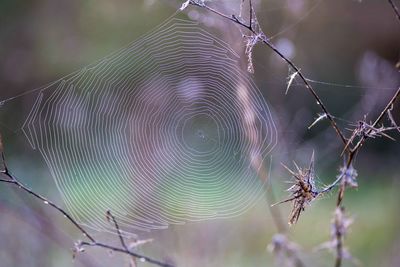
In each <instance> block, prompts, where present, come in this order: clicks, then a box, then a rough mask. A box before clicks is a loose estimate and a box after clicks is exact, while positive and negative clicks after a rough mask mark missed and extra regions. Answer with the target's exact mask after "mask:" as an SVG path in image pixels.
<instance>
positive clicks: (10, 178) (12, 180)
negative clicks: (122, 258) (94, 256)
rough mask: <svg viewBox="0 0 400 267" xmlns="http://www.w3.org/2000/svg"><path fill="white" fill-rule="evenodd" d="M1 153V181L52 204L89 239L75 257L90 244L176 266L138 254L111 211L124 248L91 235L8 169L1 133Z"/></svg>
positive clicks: (162, 265) (165, 266)
mask: <svg viewBox="0 0 400 267" xmlns="http://www.w3.org/2000/svg"><path fill="white" fill-rule="evenodd" d="M0 153H1V162H0V166H2V170H1V171H0V174H1V176H2V177H5V178H0V182H2V183H8V184H12V185H15V186H17V187H18V188H19V189H21V190H22V191H25V192H26V193H28V194H29V195H32V196H33V197H35V198H37V199H39V200H41V201H43V203H45V204H47V205H49V206H51V207H52V208H54V209H55V210H57V211H58V212H59V213H61V214H62V215H63V216H64V217H65V218H66V219H67V220H68V221H69V222H71V223H72V224H73V225H74V226H75V227H76V228H77V229H78V230H79V231H80V232H81V233H82V234H83V236H84V237H86V238H87V239H88V240H89V241H79V242H77V243H76V244H75V248H74V255H73V257H75V255H76V253H78V252H83V251H84V248H83V247H84V246H90V247H101V248H105V249H109V250H112V251H115V252H119V253H123V254H126V255H129V256H132V257H134V258H138V259H139V260H140V261H142V262H148V263H151V264H154V265H158V266H160V267H174V266H173V265H171V264H168V263H164V262H161V261H158V260H155V259H153V258H150V257H147V256H144V255H141V254H138V253H136V252H133V251H131V250H130V249H129V248H128V247H127V246H126V243H125V241H124V238H123V236H122V234H121V231H120V228H119V226H118V223H117V221H116V219H115V217H114V216H113V215H112V214H111V212H110V211H107V216H108V217H109V218H111V219H112V221H113V223H114V226H115V228H116V231H117V234H118V237H119V239H120V242H121V245H122V248H120V247H115V246H112V245H108V244H105V243H102V242H99V241H97V240H96V239H95V238H94V237H93V236H92V235H90V234H89V233H88V232H87V231H86V230H85V229H83V228H82V226H80V225H79V224H78V222H76V221H75V220H74V219H73V218H72V216H71V215H69V214H68V213H67V212H66V211H65V210H63V209H62V208H61V207H60V206H58V205H57V204H55V203H54V202H52V201H50V200H49V199H47V198H46V197H44V196H42V195H40V194H38V193H36V192H35V191H33V190H32V189H30V188H29V187H27V186H25V185H24V184H23V183H21V182H20V181H19V179H18V178H17V177H16V176H14V175H13V174H12V173H11V172H10V170H9V169H8V166H7V162H6V160H5V155H4V151H3V144H2V138H1V135H0Z"/></svg>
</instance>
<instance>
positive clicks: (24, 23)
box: [0, 0, 400, 267]
mask: <svg viewBox="0 0 400 267" xmlns="http://www.w3.org/2000/svg"><path fill="white" fill-rule="evenodd" d="M239 2H240V1H233V0H226V1H210V4H212V5H214V6H215V8H218V9H219V10H222V11H224V12H226V13H228V14H230V13H235V12H238V7H239ZM254 3H255V7H256V12H257V15H258V18H259V22H260V25H261V26H262V28H263V29H264V32H265V33H266V34H267V35H268V36H270V37H271V40H272V42H273V43H274V44H276V45H277V47H278V48H279V49H281V50H282V51H283V52H284V53H285V55H286V56H288V57H289V58H291V59H292V60H293V61H294V62H295V63H296V64H297V65H298V66H299V67H300V68H301V70H302V71H303V73H304V74H305V75H306V76H307V77H308V78H309V79H310V80H311V82H312V85H313V86H314V87H315V89H316V90H317V92H318V93H319V94H320V95H321V97H322V98H323V99H324V101H325V102H326V104H327V106H328V108H329V109H330V110H331V112H332V113H333V114H334V115H335V116H337V117H338V118H341V119H343V120H340V122H341V126H343V127H344V128H346V127H347V128H349V127H351V125H349V123H351V122H356V121H357V120H359V119H362V118H363V116H364V115H367V118H370V119H371V120H372V119H373V118H374V116H376V115H377V114H378V113H379V111H380V110H381V109H382V108H383V106H384V105H385V102H387V101H388V99H389V98H390V97H391V95H392V94H393V93H394V91H395V90H396V88H397V87H398V86H399V84H400V75H399V72H398V70H397V69H396V68H395V65H396V63H397V62H398V61H399V58H400V25H399V22H398V21H396V18H395V15H394V12H393V10H392V9H391V8H390V6H389V4H388V3H386V1H378V0H371V1H353V0H340V1H322V0H317V1H311V0H310V1H308V0H287V1H281V0H266V1H254ZM180 4H181V3H179V2H173V1H161V0H159V1H158V0H147V1H133V0H115V1H107V0H97V1H92V0H82V1H77V0H68V1H50V0H48V1H30V2H26V1H21V0H15V1H9V0H2V1H1V2H0V21H1V27H0V101H1V100H4V99H9V98H12V97H14V96H17V95H19V94H21V93H24V92H27V91H29V90H32V89H35V88H39V87H41V86H43V85H45V84H48V83H49V82H51V81H54V80H56V79H58V78H60V77H62V76H65V75H66V74H68V73H71V72H73V71H75V70H77V69H80V68H82V67H83V66H86V65H88V64H90V63H91V62H94V61H96V60H98V59H100V58H102V57H104V56H105V55H108V54H109V53H111V52H113V51H115V50H117V49H119V48H120V47H123V46H125V45H126V44H128V43H130V42H131V41H133V40H135V39H137V38H138V37H140V36H141V35H142V34H144V33H146V32H148V31H149V30H151V29H152V28H154V27H155V26H157V25H158V24H160V23H162V22H163V21H164V20H165V19H166V18H168V17H169V16H171V15H172V14H173V13H174V12H175V11H176V10H177V8H178V7H179V6H180ZM397 4H399V3H398V1H397ZM178 16H180V17H183V18H189V19H196V20H199V21H200V22H201V25H202V26H203V27H204V28H205V29H207V30H208V31H209V32H212V33H214V34H216V35H218V36H219V37H220V38H222V39H224V40H226V41H227V42H228V43H229V44H231V45H232V47H233V48H234V49H236V50H237V51H238V53H239V54H243V50H244V47H245V43H244V42H242V39H241V32H240V30H239V29H238V27H236V26H232V25H231V24H230V23H228V22H226V21H223V20H221V19H220V18H218V17H214V16H211V15H210V14H209V13H207V12H204V11H202V10H200V9H198V8H194V7H189V8H188V9H187V10H185V12H184V13H183V14H180V15H178ZM253 58H254V68H255V73H254V74H252V75H253V77H254V80H255V81H256V83H257V85H258V87H259V88H260V90H261V92H262V94H263V95H264V97H265V99H266V100H267V101H268V103H269V105H270V107H271V109H272V111H273V114H274V117H275V121H276V124H277V127H278V133H279V144H278V146H277V148H276V149H275V150H274V152H273V153H272V155H271V159H272V161H271V162H272V164H271V170H270V172H271V175H270V177H271V180H270V182H269V183H270V184H269V185H270V187H269V189H268V190H271V188H272V190H273V191H274V194H275V195H276V198H277V199H282V198H284V197H285V196H286V193H285V192H284V189H285V188H286V186H287V184H286V183H285V181H287V180H288V179H289V178H290V177H289V176H288V174H287V173H286V172H285V171H284V169H283V168H282V166H281V165H280V163H281V162H283V163H285V164H287V165H289V166H291V164H292V163H291V162H292V161H293V160H294V161H296V162H297V163H299V164H307V162H308V161H309V158H310V155H311V153H312V151H315V155H316V170H317V174H318V177H319V181H318V182H319V183H320V184H328V183H329V182H330V181H332V180H334V179H335V176H336V175H337V172H338V167H339V166H340V164H341V162H342V160H341V159H340V157H339V155H340V152H341V147H340V143H339V142H337V139H336V137H335V134H334V132H333V131H332V130H331V129H330V128H329V127H328V125H327V123H326V122H322V123H320V124H318V125H316V126H315V127H313V128H312V129H311V130H308V129H307V127H308V125H310V124H311V123H312V122H313V120H314V118H315V117H317V113H318V112H319V110H318V107H317V105H316V104H315V101H314V100H313V99H312V98H311V97H310V95H309V93H308V92H306V90H305V88H304V87H303V86H302V84H301V82H300V81H294V83H293V86H292V87H291V89H290V91H289V92H288V94H287V95H285V90H286V82H287V77H288V76H289V75H290V74H292V72H291V70H290V69H288V67H287V66H286V64H285V63H283V62H282V61H281V60H280V59H279V58H278V57H277V56H276V55H274V54H273V53H272V52H271V51H269V50H268V48H266V47H264V46H263V45H258V46H256V48H255V51H254V55H253ZM246 61H247V59H246V58H245V57H243V66H242V67H243V69H244V70H245V69H246ZM26 99H27V98H26V97H24V98H15V99H13V100H12V101H8V102H7V105H4V106H0V131H1V133H2V136H3V143H4V145H5V153H6V156H7V162H8V165H9V168H10V169H11V170H12V172H13V173H15V174H16V175H17V176H18V177H20V179H21V180H22V181H23V182H24V183H26V184H27V185H29V186H30V187H32V188H33V189H34V190H35V191H37V192H39V193H42V194H44V195H46V196H48V197H49V198H50V199H52V200H54V201H55V202H57V203H59V204H60V205H63V202H62V199H61V197H60V193H59V192H58V190H57V188H56V185H55V183H54V181H53V179H52V178H51V175H50V173H49V170H48V169H47V168H46V165H45V164H44V163H43V160H42V159H41V158H40V155H39V154H38V153H37V152H36V151H33V150H32V149H31V147H30V146H29V144H28V143H27V142H26V140H25V139H24V136H23V134H22V132H21V131H20V128H21V123H22V122H23V120H24V118H25V116H26V115H27V112H29V110H30V109H31V104H32V103H31V102H30V101H29V99H28V100H26ZM399 111H400V107H399V105H397V106H395V107H394V111H393V114H394V116H395V118H397V120H398V121H399V119H400V116H399V114H400V112H399ZM392 136H393V137H395V138H396V139H399V138H400V135H399V134H398V133H393V134H392ZM399 160H400V144H398V143H396V142H393V141H390V140H378V139H377V140H370V141H369V142H367V145H366V146H365V147H364V148H363V150H362V152H361V153H360V155H359V156H358V158H357V161H356V168H357V170H358V173H359V189H358V190H350V191H348V193H347V194H346V196H345V202H344V204H345V206H346V208H347V212H348V213H349V215H350V216H352V217H353V218H354V223H353V225H352V227H351V231H350V234H349V236H348V238H347V239H346V244H347V246H348V247H349V250H350V252H351V253H352V255H353V256H354V257H355V258H357V259H359V260H360V261H361V263H362V264H363V266H399V265H400V257H399V255H398V251H399V250H400V231H399V224H400V215H399V204H400V196H399V194H398V190H399V188H400V176H399V171H398V168H399V166H398V165H399ZM266 194H271V192H266ZM268 206H269V204H268V202H267V201H266V199H260V201H259V202H258V203H257V205H256V206H255V207H253V208H252V209H250V210H249V211H248V212H247V213H245V214H243V215H241V216H239V217H235V218H231V219H224V220H211V221H206V222H196V223H187V224H185V225H172V226H171V227H169V228H168V229H166V230H160V231H153V232H150V233H138V234H139V236H138V237H139V238H153V239H154V241H153V242H152V243H150V244H146V245H144V246H143V247H141V248H140V249H139V250H140V252H143V253H145V254H146V255H149V256H154V257H156V258H159V259H164V260H167V261H170V262H172V263H175V264H177V265H178V266H273V264H274V257H273V255H272V254H270V253H269V252H268V251H267V245H268V244H269V243H270V242H271V238H272V236H273V234H274V233H276V228H275V226H274V222H273V219H272V218H271V216H272V215H271V214H270V213H269V208H268ZM334 206H335V195H334V194H332V195H326V196H325V197H324V198H323V199H321V200H318V201H317V202H314V203H313V204H312V206H311V207H309V208H308V209H307V210H306V212H305V213H304V214H303V216H302V217H301V219H300V221H299V223H298V224H297V225H295V226H293V227H291V229H290V237H291V238H292V239H293V240H294V241H296V242H297V243H298V244H299V245H301V247H302V250H301V252H300V256H301V258H302V259H303V260H304V262H305V263H307V266H332V265H333V256H332V255H331V254H330V253H328V252H315V251H313V248H315V247H317V246H318V245H319V244H321V243H323V242H325V241H327V240H328V239H329V231H330V219H331V217H332V213H333V211H334ZM280 210H281V213H282V214H281V216H282V219H283V220H286V218H287V216H288V214H289V212H290V205H282V206H280ZM0 214H1V216H0V266H7V267H8V266H128V264H129V259H127V258H125V257H124V256H120V255H117V254H113V253H108V252H107V251H104V250H100V249H88V250H87V251H86V252H85V253H84V254H81V255H79V256H78V257H77V258H76V259H75V260H72V256H71V255H72V253H71V248H72V247H73V244H74V242H76V241H77V240H79V239H82V238H83V237H82V236H81V235H80V234H79V233H78V232H77V231H76V230H75V229H74V228H73V227H72V226H71V225H70V224H69V223H68V222H66V221H65V219H64V218H63V217H62V216H60V215H59V214H57V213H56V212H55V211H54V210H51V209H50V208H49V207H48V206H46V205H44V204H43V203H40V202H39V201H37V200H36V199H33V198H32V197H30V196H28V195H26V194H25V193H23V192H21V191H19V190H18V189H17V188H13V187H12V186H10V185H7V184H0ZM94 235H95V236H96V237H98V238H99V239H101V240H104V241H107V242H110V243H115V244H118V243H117V241H118V240H116V238H115V236H110V235H108V234H105V233H99V232H94ZM139 265H140V266H149V265H147V264H146V263H140V264H139ZM353 265H354V263H353V262H351V261H347V262H345V266H353Z"/></svg>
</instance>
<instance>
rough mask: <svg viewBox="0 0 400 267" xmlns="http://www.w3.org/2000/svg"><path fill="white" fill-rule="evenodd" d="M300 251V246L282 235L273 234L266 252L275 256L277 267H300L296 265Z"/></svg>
mask: <svg viewBox="0 0 400 267" xmlns="http://www.w3.org/2000/svg"><path fill="white" fill-rule="evenodd" d="M300 250H301V248H300V246H299V245H298V244H296V243H294V242H292V241H290V240H289V239H288V237H287V236H286V235H284V234H275V235H274V236H273V237H272V241H271V243H270V244H269V245H268V251H269V252H271V253H272V254H273V255H274V256H275V260H276V261H277V266H301V265H299V264H298V263H299V262H300V258H299V253H300Z"/></svg>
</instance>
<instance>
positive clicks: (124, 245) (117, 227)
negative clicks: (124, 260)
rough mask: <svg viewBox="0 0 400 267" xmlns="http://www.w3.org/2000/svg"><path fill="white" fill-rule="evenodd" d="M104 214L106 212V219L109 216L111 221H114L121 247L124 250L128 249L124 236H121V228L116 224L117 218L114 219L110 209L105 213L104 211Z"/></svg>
mask: <svg viewBox="0 0 400 267" xmlns="http://www.w3.org/2000/svg"><path fill="white" fill-rule="evenodd" d="M106 214H107V219H110V218H111V220H112V221H113V223H114V226H115V230H116V231H117V234H118V237H119V241H120V242H121V245H122V247H123V248H124V249H125V250H127V251H129V249H128V247H127V246H126V244H125V240H124V237H123V236H122V233H121V230H120V228H119V225H118V223H117V220H116V219H115V217H114V215H112V214H111V211H110V210H107V213H106Z"/></svg>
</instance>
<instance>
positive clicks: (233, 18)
mask: <svg viewBox="0 0 400 267" xmlns="http://www.w3.org/2000/svg"><path fill="white" fill-rule="evenodd" d="M190 4H191V5H194V6H198V7H201V8H205V9H206V10H208V11H210V12H212V13H214V14H216V15H218V16H220V17H223V18H225V19H227V20H230V21H232V22H234V23H236V24H238V25H240V26H242V27H244V28H246V29H247V30H249V31H250V32H251V33H252V34H254V35H256V36H258V38H260V40H261V41H262V42H263V43H264V44H265V45H267V46H268V47H269V48H270V49H271V50H272V51H274V52H275V53H276V54H277V55H278V56H279V57H280V58H282V59H283V60H284V61H285V62H286V63H287V64H288V65H289V66H290V67H291V68H292V69H293V70H294V71H295V72H297V73H298V75H299V77H300V79H301V80H302V81H303V83H304V84H305V86H306V88H307V90H308V91H309V92H310V93H311V95H312V96H313V97H314V98H315V100H316V101H317V104H318V105H319V106H320V108H321V109H322V111H323V112H324V114H326V118H327V119H328V120H329V121H330V123H331V126H332V127H333V129H334V130H335V131H336V133H337V135H338V136H339V138H340V139H341V141H342V142H343V144H346V143H347V140H346V138H345V136H344V134H343V133H342V131H341V130H340V128H339V126H338V125H337V123H336V121H335V119H334V117H333V116H332V115H331V114H330V113H329V111H328V109H327V108H326V106H325V104H324V103H323V102H322V99H321V98H320V97H319V95H318V94H317V93H316V92H315V90H314V89H313V87H312V86H311V84H310V83H309V82H308V81H307V79H306V77H305V76H304V75H303V73H302V72H301V71H300V69H299V68H298V67H297V66H296V65H295V64H294V63H293V62H292V61H291V60H290V59H288V58H287V57H286V56H285V55H283V54H282V52H280V51H279V50H278V49H277V48H276V47H275V46H274V45H273V44H272V43H271V42H270V41H269V40H268V38H267V37H266V35H265V34H264V33H263V32H261V31H257V30H255V29H254V28H253V27H252V25H251V23H250V24H249V25H246V24H245V23H244V22H243V21H242V20H241V19H239V18H237V17H236V16H235V15H232V16H228V15H226V14H224V13H222V12H220V11H218V10H216V9H214V8H212V7H210V6H207V5H206V4H199V3H197V2H194V1H191V2H190Z"/></svg>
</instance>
